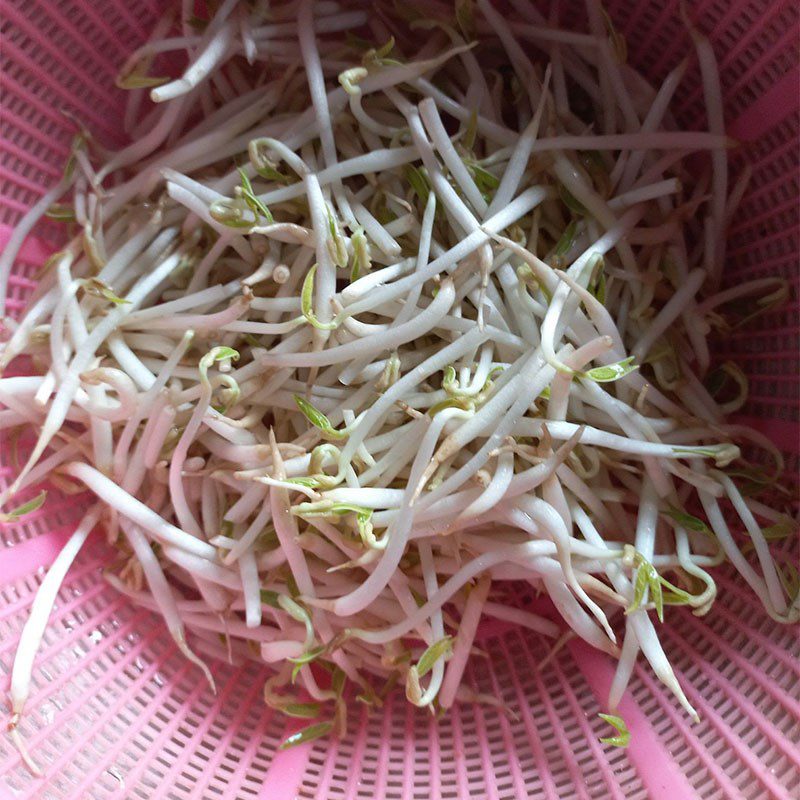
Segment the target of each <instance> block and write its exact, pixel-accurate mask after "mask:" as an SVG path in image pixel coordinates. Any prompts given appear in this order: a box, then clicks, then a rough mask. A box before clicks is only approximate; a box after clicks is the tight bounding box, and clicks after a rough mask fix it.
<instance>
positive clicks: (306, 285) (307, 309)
mask: <svg viewBox="0 0 800 800" xmlns="http://www.w3.org/2000/svg"><path fill="white" fill-rule="evenodd" d="M316 274H317V265H316V264H314V266H312V267H311V269H310V270H309V271H308V274H307V275H306V277H305V278H304V280H303V288H302V290H301V291H300V310H301V312H302V314H303V316H304V317H305V318H306V321H307V322H308V324H309V325H312V326H313V327H314V328H317V330H321V331H332V330H333V329H334V328H336V327H337V325H338V323H336V322H320V321H319V320H318V319H317V316H316V314H315V313H314V309H313V300H314V276H315V275H316Z"/></svg>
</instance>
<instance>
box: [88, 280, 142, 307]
mask: <svg viewBox="0 0 800 800" xmlns="http://www.w3.org/2000/svg"><path fill="white" fill-rule="evenodd" d="M81 286H82V287H83V291H84V292H86V294H90V295H92V297H99V298H101V299H103V300H108V301H109V302H111V303H113V304H114V305H115V306H121V305H125V304H126V303H130V302H131V301H130V300H125V299H123V298H122V297H117V295H115V294H114V292H113V291H112V290H111V287H110V286H109V285H108V284H106V283H103V281H101V280H98V279H97V278H87V279H86V280H84V281H82V283H81Z"/></svg>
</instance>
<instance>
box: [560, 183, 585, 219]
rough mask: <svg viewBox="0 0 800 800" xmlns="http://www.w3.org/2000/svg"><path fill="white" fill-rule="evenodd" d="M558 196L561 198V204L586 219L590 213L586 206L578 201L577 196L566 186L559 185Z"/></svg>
mask: <svg viewBox="0 0 800 800" xmlns="http://www.w3.org/2000/svg"><path fill="white" fill-rule="evenodd" d="M558 196H559V197H560V198H561V202H562V203H564V205H565V206H566V207H567V208H568V209H569V210H570V211H572V212H573V213H574V214H577V215H578V216H581V217H585V216H586V214H587V213H588V212H587V211H586V206H584V205H583V203H581V202H580V200H578V199H577V198H576V197H575V195H573V194H572V192H570V191H569V190H568V189H567V188H566V187H565V186H564V184H563V183H562V184H559V186H558Z"/></svg>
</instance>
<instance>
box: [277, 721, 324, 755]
mask: <svg viewBox="0 0 800 800" xmlns="http://www.w3.org/2000/svg"><path fill="white" fill-rule="evenodd" d="M332 730H333V722H317V723H316V724H314V725H309V726H308V727H307V728H303V729H302V730H299V731H297V733H293V734H292V735H291V736H287V737H286V739H284V740H283V741H282V742H281V743H280V745H278V750H288V749H289V748H290V747H296V746H297V745H299V744H305V743H306V742H313V741H314V740H315V739H321V738H322V737H323V736H327V735H328V734H329V733H330V732H331V731H332Z"/></svg>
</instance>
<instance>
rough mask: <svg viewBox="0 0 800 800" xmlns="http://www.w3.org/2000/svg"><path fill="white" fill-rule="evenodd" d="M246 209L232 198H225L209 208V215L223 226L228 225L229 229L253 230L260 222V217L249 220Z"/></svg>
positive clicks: (256, 216)
mask: <svg viewBox="0 0 800 800" xmlns="http://www.w3.org/2000/svg"><path fill="white" fill-rule="evenodd" d="M245 208H247V205H246V204H245V207H244V208H243V207H242V205H241V204H240V203H239V202H237V200H232V199H231V198H230V197H223V198H222V199H221V200H215V201H214V202H213V203H212V204H211V205H210V206H209V207H208V213H209V215H210V216H211V218H212V219H213V220H215V221H216V222H219V223H220V224H221V225H227V227H229V228H252V227H253V225H255V224H256V222H257V221H258V215H255V212H253V213H254V215H255V219H249V218H248V216H247V214H246V213H245Z"/></svg>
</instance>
